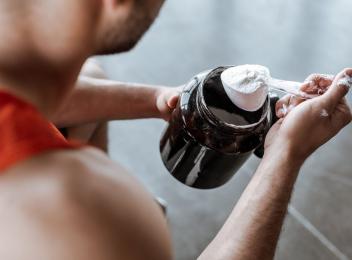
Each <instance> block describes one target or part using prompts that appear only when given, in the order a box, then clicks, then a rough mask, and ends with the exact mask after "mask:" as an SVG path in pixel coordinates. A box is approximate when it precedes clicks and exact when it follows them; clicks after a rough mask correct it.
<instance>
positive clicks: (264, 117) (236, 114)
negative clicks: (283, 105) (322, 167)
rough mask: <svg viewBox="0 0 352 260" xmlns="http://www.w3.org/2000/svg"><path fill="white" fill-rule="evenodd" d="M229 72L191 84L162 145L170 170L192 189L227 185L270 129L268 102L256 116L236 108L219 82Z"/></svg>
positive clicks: (201, 77)
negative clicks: (236, 123) (221, 76)
mask: <svg viewBox="0 0 352 260" xmlns="http://www.w3.org/2000/svg"><path fill="white" fill-rule="evenodd" d="M226 68H227V67H220V68H217V69H215V70H212V71H210V72H205V73H202V74H199V75H197V76H196V77H194V78H193V79H192V80H191V81H190V82H189V83H188V85H187V86H186V87H185V88H184V90H183V92H182V94H181V97H180V100H179V103H178V105H177V108H176V109H175V111H174V112H173V114H172V116H171V120H170V122H169V124H168V126H167V128H166V129H165V132H164V134H163V136H162V138H161V141H160V152H161V157H162V160H163V162H164V164H165V166H166V168H167V169H168V170H169V172H170V173H171V174H172V175H173V176H174V177H175V178H176V179H177V180H179V181H180V182H182V183H184V184H186V185H188V186H191V187H195V188H200V189H211V188H216V187H218V186H221V185H223V184H224V183H226V182H227V181H228V180H229V179H230V178H231V177H232V176H233V175H234V174H235V173H236V171H237V170H238V169H239V168H240V167H241V166H242V165H243V163H244V162H245V161H246V160H247V158H248V157H249V156H250V155H251V154H252V153H253V151H254V150H255V149H256V148H258V147H260V146H261V145H262V144H263V142H264V139H265V135H266V134H267V132H268V130H269V128H270V125H271V121H272V119H271V114H272V113H271V109H270V99H269V98H268V99H267V101H266V102H265V104H264V105H263V107H262V108H261V109H259V110H258V111H256V112H246V111H243V110H241V109H239V108H238V107H236V106H235V105H233V104H232V102H231V101H230V100H229V98H228V97H227V95H226V93H225V91H224V89H223V86H222V84H221V80H220V74H221V72H222V71H223V70H224V69H226ZM214 108H215V109H214ZM219 111H220V114H219ZM222 112H224V113H222ZM219 115H220V116H219ZM222 115H226V121H224V120H223V118H222V117H221V116H222ZM224 118H225V117H224ZM229 119H230V120H229ZM229 121H231V123H229ZM234 122H239V124H238V125H235V124H234Z"/></svg>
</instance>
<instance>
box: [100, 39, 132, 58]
mask: <svg viewBox="0 0 352 260" xmlns="http://www.w3.org/2000/svg"><path fill="white" fill-rule="evenodd" d="M137 43H138V41H130V42H126V43H123V44H117V45H114V46H105V47H103V48H101V49H99V50H98V51H97V52H96V53H95V54H96V55H111V54H118V53H122V52H128V51H130V50H132V49H133V48H134V47H136V45H137Z"/></svg>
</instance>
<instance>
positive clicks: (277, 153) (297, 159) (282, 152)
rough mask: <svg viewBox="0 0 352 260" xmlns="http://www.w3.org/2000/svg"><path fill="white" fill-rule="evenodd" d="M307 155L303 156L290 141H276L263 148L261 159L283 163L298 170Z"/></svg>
mask: <svg viewBox="0 0 352 260" xmlns="http://www.w3.org/2000/svg"><path fill="white" fill-rule="evenodd" d="M307 157H308V156H303V155H302V154H301V153H299V152H297V149H296V148H295V147H294V146H293V145H292V144H291V143H290V142H276V144H273V145H271V146H270V147H268V148H267V149H265V153H264V157H263V160H266V161H276V162H281V163H285V164H287V165H288V167H290V168H292V169H297V170H299V169H300V168H301V166H302V165H303V163H304V161H305V160H306V158H307Z"/></svg>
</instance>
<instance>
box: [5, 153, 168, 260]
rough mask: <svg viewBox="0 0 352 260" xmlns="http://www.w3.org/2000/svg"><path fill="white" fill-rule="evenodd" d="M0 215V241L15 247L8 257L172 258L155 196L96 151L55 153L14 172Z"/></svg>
mask: <svg viewBox="0 0 352 260" xmlns="http://www.w3.org/2000/svg"><path fill="white" fill-rule="evenodd" d="M9 205H10V207H9ZM0 210H1V211H2V212H6V214H5V215H4V218H3V220H2V222H0V228H1V230H2V232H1V234H0V243H3V242H4V241H6V243H7V244H8V246H7V247H6V248H7V250H6V251H2V250H0V258H1V259H3V256H7V255H8V254H9V253H11V254H13V252H16V253H15V254H22V255H21V256H20V255H18V256H17V255H11V256H12V257H11V259H23V256H26V259H32V258H33V259H77V260H80V259H85V260H86V259H87V260H89V259H170V258H171V246H170V239H169V234H168V231H167V223H166V221H165V218H164V217H163V215H162V213H161V210H160V209H159V208H158V206H157V205H156V204H155V203H154V201H153V198H152V196H151V195H150V194H149V193H148V192H147V191H146V190H145V188H144V187H143V186H142V185H140V184H139V182H138V181H137V180H135V179H134V178H133V177H131V175H130V174H129V173H128V172H127V171H126V170H124V169H123V168H122V167H121V166H119V165H118V164H116V163H114V162H112V161H111V160H110V159H109V158H108V157H107V156H106V155H105V154H104V153H102V152H100V151H99V150H96V149H93V148H87V149H83V150H79V151H58V152H54V153H47V154H44V155H41V156H38V157H35V158H33V159H30V160H28V161H26V162H23V163H21V164H19V165H17V166H15V167H14V168H12V169H10V170H9V171H8V172H6V173H5V174H4V175H3V176H1V178H0ZM9 227H11V228H9ZM13 227H15V228H13ZM17 229H18V230H17ZM16 232H17V233H16ZM18 237H20V238H21V239H22V240H23V241H21V242H23V243H21V244H24V245H25V246H24V248H23V250H22V251H21V252H18V250H16V247H17V246H18V243H19V241H18ZM33 238H35V239H33ZM58 241H60V243H58ZM38 245H40V246H38ZM44 245H45V246H44ZM11 249H12V250H11ZM2 252H7V253H8V254H7V255H6V254H5V255H1V254H2ZM23 254H25V255H23ZM31 254H32V255H33V257H32V258H30V257H28V255H31ZM54 255H55V257H54ZM16 256H17V257H16ZM56 257H57V258H56ZM8 259H9V258H8Z"/></svg>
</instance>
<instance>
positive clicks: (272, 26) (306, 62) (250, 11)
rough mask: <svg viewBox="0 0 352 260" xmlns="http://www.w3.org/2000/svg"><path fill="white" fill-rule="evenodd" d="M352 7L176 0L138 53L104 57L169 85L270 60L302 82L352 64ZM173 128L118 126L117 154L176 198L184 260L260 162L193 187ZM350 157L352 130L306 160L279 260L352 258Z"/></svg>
mask: <svg viewBox="0 0 352 260" xmlns="http://www.w3.org/2000/svg"><path fill="white" fill-rule="evenodd" d="M351 10H352V1H350V0H319V1H311V0H295V1H289V0H251V1H248V0H221V1H217V0H168V1H166V4H165V6H164V8H163V10H162V12H161V14H160V17H159V18H158V20H157V21H156V23H155V24H154V26H153V27H152V28H151V30H150V31H149V32H148V33H147V35H146V36H145V37H144V38H143V40H142V41H141V42H140V43H139V45H138V46H137V47H136V48H135V49H134V50H132V51H131V52H129V53H126V54H122V55H117V56H109V57H103V58H101V59H100V60H101V62H102V64H103V66H104V68H105V69H106V71H107V73H108V75H109V76H110V77H111V78H112V79H115V80H119V81H133V82H143V83H150V84H159V85H167V86H177V85H180V84H183V83H185V82H186V81H188V80H189V79H190V78H191V77H192V76H193V75H195V74H197V73H198V72H200V71H203V70H205V69H209V68H213V67H216V66H219V65H224V64H233V65H239V64H262V65H265V66H267V67H269V68H270V70H271V73H272V75H273V76H274V77H277V78H283V79H289V80H297V81H303V80H304V79H305V77H306V76H308V75H309V74H311V73H314V72H320V73H329V74H335V73H337V72H338V71H340V70H341V69H343V68H344V67H348V66H349V67H351V66H352V58H351V57H352V29H351V26H352V15H351ZM164 126H165V122H162V121H161V120H137V121H119V122H113V123H111V125H110V140H111V142H110V151H111V156H112V158H113V159H114V160H116V161H118V162H120V163H121V164H122V165H124V166H125V167H126V168H127V169H129V170H130V171H131V172H132V173H133V174H134V175H136V176H137V177H138V178H139V179H140V180H141V181H142V182H143V183H144V184H145V185H146V186H147V187H148V188H149V190H150V191H151V192H152V193H153V194H155V195H156V196H159V197H162V198H164V199H165V200H166V201H167V202H168V205H169V212H168V219H169V223H170V228H171V232H172V237H173V243H174V249H175V255H176V259H178V260H183V259H185V260H188V259H195V258H196V257H197V256H198V255H199V254H200V252H201V251H202V250H203V249H204V248H205V246H206V245H207V244H208V243H209V241H210V240H211V239H212V238H213V237H214V235H215V234H216V232H217V231H218V230H219V228H220V227H221V226H222V224H223V222H224V220H225V219H226V217H227V216H228V215H229V213H230V211H231V209H232V208H233V206H234V205H235V203H236V201H237V200H238V198H239V196H240V195H241V193H242V191H243V190H244V188H245V186H246V185H247V183H248V181H249V179H250V176H251V174H252V173H253V172H254V171H255V169H256V167H257V165H258V162H259V160H258V159H256V158H254V157H253V158H251V160H250V161H249V162H247V163H246V164H245V166H244V167H243V168H242V169H241V170H240V171H239V172H238V173H237V175H236V176H235V177H234V178H233V179H232V180H231V181H230V182H229V183H228V184H226V185H225V186H223V187H221V188H218V189H215V190H210V191H202V190H194V189H191V188H187V187H185V186H183V185H182V184H180V183H178V182H177V181H176V180H174V179H173V178H172V177H171V176H170V175H169V174H168V173H167V171H166V170H165V168H164V166H163V164H162V162H161V159H160V155H159V146H158V145H159V138H160V135H161V132H162V129H163V128H164ZM313 134H314V133H312V135H313ZM351 154H352V128H351V127H347V128H346V129H345V130H344V131H343V132H341V133H340V134H339V135H338V136H337V137H336V138H335V139H334V140H332V141H331V142H329V143H328V144H327V145H325V146H324V147H322V148H321V149H320V150H318V151H317V152H316V153H315V154H314V155H313V156H312V157H311V158H310V159H309V160H308V161H307V162H306V164H305V166H304V167H303V169H302V171H301V175H300V177H299V179H298V182H297V184H296V188H295V192H294V195H293V198H292V203H291V206H290V208H289V214H288V215H287V218H286V222H285V227H284V231H283V233H282V235H281V238H280V243H279V247H278V250H277V255H276V259H349V258H352V221H351V219H352V160H351V159H352V158H351ZM273 160H275V158H273Z"/></svg>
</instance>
